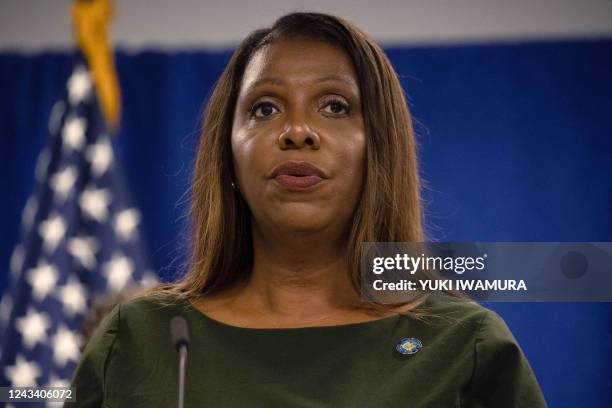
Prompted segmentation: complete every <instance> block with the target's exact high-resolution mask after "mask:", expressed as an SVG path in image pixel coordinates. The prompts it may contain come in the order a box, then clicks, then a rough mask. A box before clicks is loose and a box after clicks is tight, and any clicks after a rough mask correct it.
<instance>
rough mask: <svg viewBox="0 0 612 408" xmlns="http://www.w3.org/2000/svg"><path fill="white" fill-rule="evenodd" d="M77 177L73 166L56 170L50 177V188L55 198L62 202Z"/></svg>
mask: <svg viewBox="0 0 612 408" xmlns="http://www.w3.org/2000/svg"><path fill="white" fill-rule="evenodd" d="M77 177H78V172H77V169H76V167H75V166H67V167H65V168H64V169H63V170H61V171H58V172H57V173H55V174H54V175H53V176H52V177H51V181H50V184H51V188H52V189H53V191H54V192H55V198H56V199H57V200H59V202H60V203H63V202H64V201H65V200H66V198H68V195H70V191H71V190H72V188H73V186H74V183H75V182H76V180H77Z"/></svg>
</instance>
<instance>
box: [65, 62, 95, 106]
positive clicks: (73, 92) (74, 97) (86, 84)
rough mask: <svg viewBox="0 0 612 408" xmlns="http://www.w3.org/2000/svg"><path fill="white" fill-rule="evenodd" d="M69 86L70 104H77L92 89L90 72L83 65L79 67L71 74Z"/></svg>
mask: <svg viewBox="0 0 612 408" xmlns="http://www.w3.org/2000/svg"><path fill="white" fill-rule="evenodd" d="M67 87H68V100H69V101H70V104H71V105H77V104H78V103H79V102H81V101H82V100H83V99H85V98H86V97H87V96H88V95H89V92H90V91H91V88H92V84H91V77H90V76H89V72H87V70H86V69H85V68H84V67H82V66H80V67H77V68H76V69H75V70H74V72H73V73H72V75H70V78H69V79H68V84H67Z"/></svg>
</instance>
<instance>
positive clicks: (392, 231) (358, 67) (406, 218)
mask: <svg viewBox="0 0 612 408" xmlns="http://www.w3.org/2000/svg"><path fill="white" fill-rule="evenodd" d="M289 38H302V39H312V40H321V41H325V42H328V43H330V44H333V45H335V46H337V47H339V48H340V49H342V50H343V51H344V52H346V54H347V55H348V56H349V57H350V59H351V61H352V63H353V65H354V68H355V71H356V73H357V79H358V82H359V88H360V93H361V104H362V112H363V119H364V126H365V132H366V159H365V177H364V181H363V186H362V189H361V195H362V197H361V199H360V200H359V201H358V205H357V207H356V209H355V215H354V219H353V224H352V226H351V228H350V237H349V242H348V248H349V251H348V257H349V259H348V264H349V266H350V268H351V278H352V279H351V281H352V286H353V288H354V289H355V290H356V291H357V293H360V290H361V287H360V286H361V281H360V274H359V265H360V256H361V245H360V244H361V243H362V242H421V241H423V238H424V237H423V230H422V224H421V205H420V195H419V191H420V187H419V175H418V168H417V157H416V146H415V137H414V132H413V127H412V120H411V117H410V113H409V112H408V107H407V104H406V100H405V96H404V93H403V89H402V87H401V85H400V82H399V80H398V78H397V75H396V73H395V71H394V69H393V67H392V65H391V63H390V62H389V60H388V59H387V57H386V55H385V53H384V52H383V51H382V49H381V48H380V47H379V46H378V45H377V44H375V43H374V41H372V40H371V39H370V38H369V37H368V36H367V35H366V34H364V33H363V32H362V31H361V30H359V29H358V28H356V27H355V26H354V25H352V24H351V23H350V22H348V21H346V20H344V19H342V18H339V17H335V16H331V15H326V14H321V13H301V12H300V13H292V14H288V15H285V16H283V17H281V18H279V19H278V20H277V21H276V22H275V23H274V25H273V26H272V27H270V28H265V29H260V30H257V31H254V32H253V33H251V34H250V35H249V36H248V37H247V38H246V39H244V41H242V43H241V44H240V45H239V46H238V48H237V49H236V50H235V51H234V53H233V55H232V57H231V59H230V61H229V63H228V65H227V67H226V68H225V70H224V72H223V74H222V75H221V77H220V78H219V80H218V82H217V83H216V85H215V87H214V90H213V92H212V95H211V97H210V99H209V101H208V104H207V107H206V110H205V117H204V122H203V129H202V134H201V138H200V142H199V147H198V151H197V158H196V161H195V169H194V175H193V184H192V190H191V198H192V203H191V209H190V217H191V225H192V230H191V231H190V234H191V246H192V248H191V250H192V252H191V259H190V262H189V265H188V270H187V273H186V274H185V276H184V277H183V278H182V279H181V280H180V281H178V282H177V283H174V284H171V285H168V286H165V290H164V291H173V292H175V293H176V294H180V295H181V296H183V297H186V298H189V299H196V298H198V297H201V296H206V295H210V294H214V293H217V292H219V291H222V290H223V289H225V288H228V287H230V286H231V285H232V284H233V283H235V282H237V281H238V280H240V279H242V278H244V277H246V276H247V275H248V274H249V273H250V270H251V268H252V264H253V253H252V251H253V250H252V236H251V214H250V211H249V208H248V206H247V204H246V202H245V201H244V199H243V198H242V196H241V195H240V194H239V193H238V192H236V191H235V190H234V189H233V188H232V180H233V179H234V177H233V166H232V161H233V158H232V151H231V145H230V140H231V132H232V118H233V115H234V109H235V105H236V100H237V97H238V93H239V90H240V85H241V82H242V77H243V74H244V71H245V68H246V66H247V64H248V62H249V60H250V59H251V58H252V56H253V55H254V54H255V52H257V50H259V49H261V48H262V47H263V46H265V45H268V44H271V43H273V42H274V41H277V40H281V39H289ZM374 303H375V302H374ZM397 305H398V304H397V303H396V304H394V306H397ZM381 306H382V307H383V309H384V308H386V307H388V306H390V305H388V304H387V305H381V304H379V305H376V304H373V305H372V307H373V308H374V309H379V310H380V307H381Z"/></svg>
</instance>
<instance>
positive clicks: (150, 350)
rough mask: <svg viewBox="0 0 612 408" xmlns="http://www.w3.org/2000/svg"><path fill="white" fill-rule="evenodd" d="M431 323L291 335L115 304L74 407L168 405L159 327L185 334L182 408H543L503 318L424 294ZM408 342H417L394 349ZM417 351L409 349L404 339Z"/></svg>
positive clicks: (93, 344) (168, 349)
mask: <svg viewBox="0 0 612 408" xmlns="http://www.w3.org/2000/svg"><path fill="white" fill-rule="evenodd" d="M424 306H425V307H426V309H427V312H428V313H429V314H430V315H431V316H432V317H428V318H426V319H425V320H415V319H413V318H409V317H406V316H403V315H395V316H391V317H386V318H382V319H379V320H374V321H369V322H365V323H354V324H345V325H338V326H327V327H307V328H289V329H250V328H240V327H235V326H231V325H228V324H225V323H221V322H219V321H216V320H213V319H212V318H210V317H208V316H206V315H204V314H202V313H201V312H199V311H198V310H196V309H195V308H194V307H192V306H191V304H190V303H189V302H187V301H175V303H174V304H173V305H167V304H162V303H160V302H159V301H154V300H151V299H137V300H132V301H129V302H127V303H125V304H123V305H121V306H118V307H116V308H115V309H114V310H113V312H112V313H111V314H110V315H109V316H108V317H107V318H106V319H105V321H104V323H103V324H102V326H101V327H100V328H99V329H98V331H97V332H96V334H95V335H94V336H93V337H92V338H91V340H90V341H89V343H88V345H87V347H86V349H85V352H84V354H83V356H82V359H81V361H80V364H79V366H78V368H77V371H76V373H75V376H74V378H73V381H72V387H75V389H76V399H77V401H76V402H75V403H70V404H66V406H77V407H117V408H118V407H130V408H135V407H174V406H176V405H177V384H178V353H177V352H176V351H175V349H174V348H173V346H172V344H171V339H170V333H169V321H170V319H172V318H173V317H174V316H176V315H179V314H180V315H182V316H184V317H185V319H186V320H187V323H188V326H189V332H190V337H191V347H190V348H189V353H188V357H187V358H188V360H187V374H186V382H187V385H186V397H185V407H224V408H234V407H241V408H242V407H299V408H315V407H334V408H344V407H347V408H348V407H350V408H356V407H364V408H366V407H435V408H446V407H474V408H476V407H479V408H480V407H491V408H504V407H513V408H516V407H528V408H539V407H546V402H545V401H544V398H543V396H542V393H541V391H540V388H539V386H538V383H537V381H536V379H535V377H534V375H533V373H532V371H531V368H530V367H529V363H528V362H527V360H526V359H525V356H524V355H523V353H522V352H521V349H520V348H519V346H518V345H517V343H516V340H515V339H514V337H513V336H512V334H511V333H510V331H509V330H508V327H507V326H506V324H505V323H504V322H503V320H502V319H501V318H500V317H499V316H498V315H497V314H495V313H494V312H492V311H490V310H488V309H485V308H483V307H481V306H479V305H477V304H474V303H471V302H465V301H458V300H454V299H452V298H450V297H447V296H433V297H431V298H430V299H428V300H427V302H426V303H425V305H424ZM406 338H413V339H417V340H419V341H420V343H421V344H422V347H421V348H420V349H418V347H416V348H413V347H410V346H408V349H412V350H411V351H413V352H414V351H415V350H418V351H416V352H415V353H413V354H402V353H400V352H399V351H398V350H397V348H396V346H397V344H398V343H400V342H401V341H402V340H403V339H406ZM413 344H416V345H417V346H418V342H414V341H413Z"/></svg>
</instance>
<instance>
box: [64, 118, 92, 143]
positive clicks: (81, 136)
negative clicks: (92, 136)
mask: <svg viewBox="0 0 612 408" xmlns="http://www.w3.org/2000/svg"><path fill="white" fill-rule="evenodd" d="M86 127H87V122H86V121H85V119H83V118H80V117H78V116H69V117H68V118H67V119H66V123H65V124H64V129H63V130H62V141H63V142H64V144H63V147H64V149H69V150H80V149H81V148H82V147H83V145H84V144H85V128H86Z"/></svg>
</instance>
